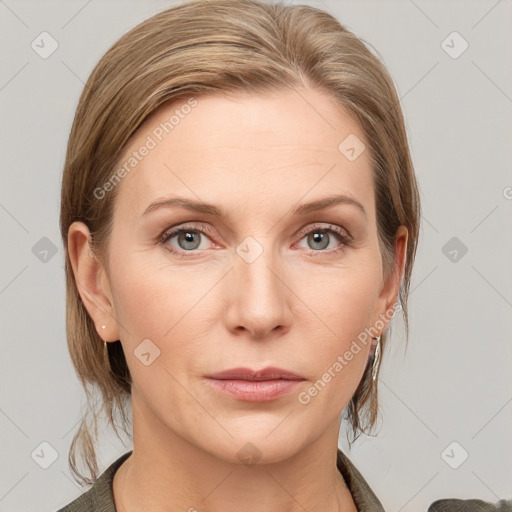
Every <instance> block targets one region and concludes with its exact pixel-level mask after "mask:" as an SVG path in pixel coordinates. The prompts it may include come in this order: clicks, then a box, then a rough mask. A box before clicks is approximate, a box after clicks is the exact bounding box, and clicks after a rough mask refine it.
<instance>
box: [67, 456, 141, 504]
mask: <svg viewBox="0 0 512 512" xmlns="http://www.w3.org/2000/svg"><path fill="white" fill-rule="evenodd" d="M131 454H132V450H130V451H129V452H127V453H125V454H123V455H121V457H119V458H118V459H117V460H116V461H114V462H113V463H112V464H111V465H110V466H109V467H108V468H107V469H106V470H105V471H104V472H103V473H102V474H101V475H100V476H99V477H98V478H97V479H96V481H95V482H94V484H93V485H92V487H91V488H90V489H88V490H87V491H85V492H84V493H83V494H82V495H81V496H79V497H78V498H76V499H75V500H73V501H72V502H71V503H68V504H67V505H66V506H65V507H63V508H61V509H59V510H57V512H92V511H94V512H116V509H115V506H114V496H113V492H112V481H113V479H114V474H115V472H116V471H117V469H118V468H119V466H121V464H122V463H123V462H124V461H125V460H126V459H127V458H128V457H129V456H130V455H131Z"/></svg>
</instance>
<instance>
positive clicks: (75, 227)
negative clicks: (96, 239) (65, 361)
mask: <svg viewBox="0 0 512 512" xmlns="http://www.w3.org/2000/svg"><path fill="white" fill-rule="evenodd" d="M91 242H92V237H91V234H90V232H89V228H88V227H87V226H86V225H85V224H84V223H83V222H73V223H72V224H71V226H70V227H69V230H68V253H69V259H70V262H71V266H72V268H73V274H74V278H75V282H76V286H77V288H78V292H79V293H80V297H81V299H82V302H83V303H84V306H85V308H86V309H87V311H88V313H89V315H90V316H91V318H92V320H93V322H94V324H95V325H96V331H97V332H98V334H99V336H100V337H101V338H102V339H103V340H104V341H115V340H118V339H119V329H118V324H117V320H116V314H115V308H114V301H113V298H112V292H111V289H110V281H109V278H108V275H107V272H106V270H105V267H104V265H103V264H102V263H101V261H100V260H99V259H98V257H97V256H96V255H95V254H94V252H93V250H92V246H91ZM102 326H105V328H104V329H103V328H102Z"/></svg>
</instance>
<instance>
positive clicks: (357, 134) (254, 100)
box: [115, 89, 373, 216]
mask: <svg viewBox="0 0 512 512" xmlns="http://www.w3.org/2000/svg"><path fill="white" fill-rule="evenodd" d="M347 141H348V142H347ZM340 145H341V146H340ZM347 145H348V146H349V147H347ZM365 146H366V148H368V143H367V141H366V140H365V137H364V134H363V132H362V130H361V128H360V126H359V124H358V123H357V121H356V120H355V118H354V117H353V116H352V115H350V114H349V113H348V111H346V110H345V109H344V108H343V107H341V106H340V105H339V104H338V103H336V102H335V101H334V99H332V98H331V97H329V96H328V95H326V94H324V93H321V92H319V91H316V90H312V89H300V90H299V89H297V90H296V91H295V90H291V91H282V92H274V93H266V94H263V95H254V94H252V95H251V94H236V95H229V96H227V95H224V94H222V95H221V94H216V95H211V96H203V97H201V96H198V97H196V98H193V99H189V100H188V101H187V100H186V99H185V100H182V101H179V102H176V103H173V104H167V105H164V106H162V107H160V108H159V109H158V110H157V111H156V112H155V113H154V114H153V115H152V116H150V117H149V118H148V119H147V120H146V121H145V122H144V124H143V125H142V126H141V127H140V129H139V130H138V131H137V133H136V135H135V136H134V137H133V139H132V140H131V141H130V144H129V145H128V147H127V148H126V150H125V152H124V154H123V156H122V158H121V161H120V164H119V165H118V167H119V166H121V165H123V164H125V168H129V167H130V166H127V165H126V164H127V163H128V161H129V160H131V163H132V164H134V165H133V166H132V167H131V169H130V171H129V172H127V173H126V177H124V178H123V179H122V180H121V182H120V183H119V184H118V185H117V187H118V188H119V189H118V190H117V198H116V207H115V208H116V212H117V213H118V214H122V215H123V216H125V215H128V216H134V215H136V216H140V215H142V212H143V211H144V209H145V208H146V207H147V205H148V204H149V203H150V202H152V201H154V200H155V199H158V198H160V197H162V196H165V195H167V194H176V195H182V196H187V197H191V198H194V199H201V200H204V201H207V202H222V203H223V204H225V205H227V206H226V208H227V209H229V205H235V204H237V205H239V206H243V205H246V206H247V207H261V208H268V207H269V206H270V205H273V206H278V205H279V204H280V203H281V204H282V206H283V207H284V206H285V205H288V206H289V205H290V204H291V203H292V202H295V201H297V200H299V199H300V198H301V197H303V196H305V195H307V196H308V197H306V198H305V199H313V198H318V197H320V196H322V195H327V194H331V193H333V192H339V193H344V194H349V195H352V196H354V197H357V198H358V200H359V201H361V202H366V203H367V204H368V209H369V210H371V209H372V207H371V203H372V198H373V184H372V173H371V167H370V162H369V157H368V151H366V150H363V149H364V147H365ZM352 148H355V151H357V153H359V152H360V151H362V153H361V154H360V155H359V156H357V153H356V156H357V158H356V159H353V158H348V157H351V156H352V157H353V153H354V152H353V151H352V152H351V153H350V152H349V153H347V151H346V150H347V149H349V150H352ZM347 155H348V157H347ZM313 196H314V197H313Z"/></svg>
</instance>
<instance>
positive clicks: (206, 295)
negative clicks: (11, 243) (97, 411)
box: [61, 0, 420, 512]
mask: <svg viewBox="0 0 512 512" xmlns="http://www.w3.org/2000/svg"><path fill="white" fill-rule="evenodd" d="M61 199H62V202H61V232H62V237H63V241H64V245H65V247H66V276H67V336H68V344H69V349H70V353H71V357H72V361H73V364H74V365H75V368H76V371H77V373H78V375H79V377H80V379H81V381H82V383H83V385H84V389H85V390H86V392H87V395H88V399H89V400H90V402H91V403H93V402H94V401H95V400H94V396H93V390H94V389H97V390H99V391H100V394H101V403H102V406H103V409H104V412H105V413H106V415H107V417H108V419H109V422H110V424H111V425H112V427H114V430H116V424H115V421H114V418H115V416H116V415H117V414H119V415H120V417H121V419H122V422H123V426H122V428H123V427H126V426H127V424H128V423H129V421H128V419H127V412H126V407H127V405H130V404H131V409H132V418H131V420H132V424H133V450H132V451H129V452H127V453H126V454H124V455H123V456H122V457H120V458H119V459H118V460H117V461H115V462H114V463H113V464H112V465H111V466H110V467H109V468H108V469H107V470H106V471H105V472H103V473H102V474H101V476H100V477H99V478H97V470H98V468H97V463H96V455H95V450H94V443H95V437H94V435H93V433H92V429H91V428H90V427H89V419H88V418H87V417H86V418H84V420H83V422H82V425H81V426H80V429H79V430H78V432H77V434H76V436H75V438H74V439H73V442H72V446H71V450H70V457H69V461H70V465H71V468H72V470H73V472H74V474H75V475H76V477H77V479H79V480H81V481H82V482H86V483H93V487H92V488H91V489H90V490H88V491H87V492H86V493H84V494H83V495H82V496H81V497H80V498H77V499H76V500H75V501H73V502H72V503H71V504H69V505H68V506H66V507H64V508H63V509H61V510H62V511H68V512H69V511H81V510H90V509H94V510H105V511H107V510H110V511H112V510H117V511H118V512H128V511H130V512H134V511H138V510H152V511H155V512H158V511H160V510H162V511H163V510H170V509H172V510H189V511H194V510H208V511H216V510H226V509H228V510H232V509H239V508H240V507H242V508H243V507H247V506H248V505H249V506H250V510H251V512H254V511H260V510H261V511H266V512H268V511H273V510H276V511H277V510H309V511H316V510H318V511H320V510H322V511H324V512H325V511H333V512H334V511H338V510H343V511H356V510H358V511H372V512H373V511H379V510H383V508H382V505H381V503H380V502H379V500H378V498H377V497H376V496H375V494H374V493H373V492H372V490H371V489H370V487H369V485H368V484H367V482H366V481H365V480H364V478H363V476H362V475H361V474H360V473H359V472H358V470H357V469H356V468H355V466H354V465H353V464H352V463H351V462H350V460H349V459H348V458H347V457H346V455H345V454H343V453H342V452H341V451H340V450H339V449H338V448H337V444H338V435H339V429H340V423H341V419H342V417H343V414H344V413H345V415H346V418H347V420H348V421H349V424H350V427H351V433H352V438H353V439H355V438H356V437H357V435H359V434H360V433H361V432H368V431H371V429H372V427H373V426H374V424H375V421H376V418H377V412H378V401H377V384H378V374H379V367H380V361H381V354H382V353H383V350H384V348H385V346H386V343H387V337H388V332H387V329H388V327H389V323H390V321H391V318H392V317H393V316H394V315H395V313H396V312H397V311H398V310H399V309H401V310H402V312H403V315H404V320H405V325H406V327H407V325H408V324H407V295H408V291H409V282H410V276H411V271H412V266H413V262H414V256H415V252H416V246H417V240H418V231H419V220H420V200H419V193H418V188H417V183H416V178H415V175H414V170H413V166H412V163H411V158H410V153H409V147H408V143H407V137H406V133H405V128H404V121H403V116H402V112H401V109H400V104H399V100H398V98H397V94H396V91H395V89H394V86H393V83H392V80H391V78H390V77H389V75H388V73H387V71H386V69H385V68H384V66H383V65H382V64H381V62H380V61H379V60H378V59H377V58H376V57H375V56H374V55H373V54H372V53H371V52H370V51H369V50H368V49H367V47H366V46H365V45H364V44H363V42H362V41H361V40H360V39H358V38H357V37H356V36H355V35H354V34H352V33H351V32H349V31H348V30H346V29H345V28H344V27H343V26H341V25H340V24H339V22H338V21H337V20H336V19H334V18H333V17H332V16H330V15H329V14H327V13H325V12H323V11H320V10H318V9H315V8H312V7H306V6H284V5H269V4H265V3H260V2H257V1H253V0H238V1H234V0H210V1H201V0H198V1H191V2H188V3H185V4H182V5H178V6H175V7H172V8H170V9H168V10H166V11H163V12H161V13H159V14H157V15H155V16H153V17H152V18H150V19H148V20H146V21H144V22H143V23H141V24H140V25H138V26H137V27H135V28H133V29H132V30H131V31H130V32H128V33H127V34H126V35H124V36H123V37H122V38H121V39H120V40H119V41H118V42H116V43H115V44H114V46H113V47H112V48H111V49H110V50H109V51H108V52H107V53H106V54H105V55H104V56H103V58H102V59H101V60H100V62H99V63H98V65H97V66H96V68H95V69H94V71H93V73H92V74H91V76H90V78H89V80H88V82H87V84H86V86H85V88H84V91H83V94H82V97H81V99H80V102H79V105H78V108H77V112H76V116H75V120H74V123H73V127H72V130H71V134H70V139H69V144H68V151H67V156H66V163H65V169H64V175H63V182H62V198H61ZM317 244H318V245H317ZM90 388H92V389H90ZM96 419H97V417H96V416H95V415H93V417H92V421H93V425H95V424H96V423H95V422H96ZM77 452H78V453H79V456H80V458H81V459H82V460H83V461H84V462H85V464H86V465H87V468H88V471H89V474H90V477H87V476H86V475H84V474H81V473H80V472H79V470H78V467H77V463H76V453H77Z"/></svg>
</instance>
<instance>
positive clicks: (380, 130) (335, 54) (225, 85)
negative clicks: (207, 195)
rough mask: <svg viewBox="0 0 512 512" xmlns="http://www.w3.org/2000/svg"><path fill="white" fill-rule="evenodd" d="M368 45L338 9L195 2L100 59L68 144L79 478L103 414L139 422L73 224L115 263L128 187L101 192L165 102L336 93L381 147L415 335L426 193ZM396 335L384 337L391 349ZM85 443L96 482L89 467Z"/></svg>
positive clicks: (374, 150)
mask: <svg viewBox="0 0 512 512" xmlns="http://www.w3.org/2000/svg"><path fill="white" fill-rule="evenodd" d="M369 48H370V45H369V44H368V43H366V42H365V41H364V40H362V39H360V38H358V37H357V36H356V35H354V34H353V33H352V32H350V31H349V30H347V29H346V28H345V27H344V26H343V25H341V24H340V23H339V22H338V21H337V20H336V19H335V18H334V17H333V16H331V15H330V14H328V13H327V12H324V11H322V10H319V9H316V8H313V7H310V6H305V5H291V6H289V5H284V4H281V3H279V4H277V3H274V4H269V3H264V2H263V1H257V0H209V1H206V0H192V1H188V2H185V3H182V4H180V5H176V6H174V7H172V8H170V9H167V10H165V11H162V12H160V13H158V14H156V15H155V16H152V17H151V18H149V19H147V20H145V21H144V22H142V23H141V24H139V25H137V26H136V27H135V28H133V29H131V30H130V31H129V32H127V33H126V34H125V35H123V36H122V37H121V38H120V39H119V40H118V41H117V42H116V43H115V44H114V45H113V46H112V47H111V48H110V49H109V50H108V51H107V52H106V53H105V55H104V56H103V57H102V58H101V60H100V61H99V62H98V64H97V65H96V66H95V68H94V70H93V71H92V73H91V75H90V77H89V79H88V81H87V83H86V84H85V88H84V90H83V92H82V95H81V97H80V100H79V103H78V107H77V110H76V114H75V118H74V121H73V125H72V129H71V133H70V137H69V141H68V146H67V154H66V160H65V165H64V172H63V179H62V192H61V215H60V228H61V235H62V239H63V243H64V247H65V254H66V267H65V271H66V293H67V299H66V300H67V302H66V312H67V321H66V332H67V342H68V347H69V351H70V354H71V359H72V362H73V365H74V367H75V369H76V372H77V374H78V376H79V378H80V381H81V383H82V385H83V387H84V390H85V392H86V397H87V402H88V410H87V411H86V413H85V415H84V417H83V418H82V420H81V424H80V426H79V428H78V430H77V432H76V434H75V436H74V438H73V440H72V443H71V447H70V452H69V464H70V467H71V469H72V472H73V473H74V475H75V479H77V481H79V480H80V481H81V482H83V483H87V484H90V483H93V481H94V480H96V478H97V475H98V466H97V460H96V452H95V443H96V440H97V420H98V416H99V414H100V413H101V411H104V413H105V414H106V418H107V419H108V421H109V423H110V425H111V426H112V428H113V429H114V431H115V432H116V434H117V435H118V436H119V433H118V431H117V428H118V427H119V426H118V425H116V424H115V421H114V417H115V414H116V413H119V414H120V415H121V418H122V426H121V427H120V428H122V429H123V430H124V427H126V425H128V420H127V414H126V406H127V405H128V402H129V399H130V396H131V395H130V394H131V376H130V372H129V369H128V367H127V364H126V360H125V358H124V354H123V350H122V347H121V344H120V342H119V341H117V342H114V343H108V344H107V345H108V346H109V347H110V353H109V361H110V366H111V368H112V371H109V370H108V367H107V366H106V364H105V360H104V358H103V340H102V339H101V337H100V336H99V335H98V334H97V332H96V329H95V325H94V323H93V321H92V319H91V317H90V316H89V314H88V312H87V310H86V308H85V306H84V304H83V302H82V300H81V298H80V295H79V293H78V289H77V285H76V282H75V278H74V276H73V271H72V267H71V264H70V259H69V254H68V248H67V235H68V230H69V227H70V225H71V223H72V222H74V221H82V222H84V223H85V224H86V225H87V226H88V228H89V230H90V232H91V235H92V242H93V249H94V251H95V252H96V254H97V255H98V257H99V258H101V260H102V261H103V262H104V264H105V266H106V267H107V268H108V266H107V262H108V258H107V254H108V251H107V249H108V240H109V234H110V232H111V229H112V217H113V215H112V213H113V205H114V201H115V197H116V191H117V188H114V189H113V190H112V191H111V192H109V193H108V194H106V195H105V197H103V198H101V199H98V198H97V197H96V195H95V193H94V191H95V190H96V189H97V188H98V187H101V186H102V185H103V184H105V183H106V182H107V181H108V180H109V178H111V176H112V175H113V173H114V171H115V169H116V165H117V164H118V162H119V159H120V156H121V155H122V153H123V150H124V149H125V148H126V146H127V143H128V141H129V140H130V138H131V137H132V136H133V135H134V133H135V132H136V130H137V128H138V127H139V126H140V125H141V124H142V123H143V122H144V120H145V119H147V118H148V116H149V115H150V114H152V113H154V112H155V111H156V110H157V109H158V108H159V107H160V106H162V105H163V104H164V103H167V102H169V101H178V100H183V99H187V98H190V97H191V96H194V97H196V98H198V97H200V96H204V95H209V94H215V93H216V92H220V91H222V92H227V93H237V92H245V93H247V92H249V93H253V94H259V93H264V92H267V91H279V90H290V89H295V88H297V87H312V88H316V89H318V90H321V91H324V92H326V93H327V94H328V95H330V96H331V97H333V98H334V99H335V100H336V101H338V103H339V105H341V106H343V107H344V108H345V109H347V110H348V111H349V112H350V113H351V114H352V115H354V116H355V118H356V119H357V121H358V122H359V124H360V126H361V129H362V130H363V132H364V134H365V137H366V139H367V141H369V145H370V147H369V148H368V150H369V155H370V159H371V162H372V171H373V178H374V185H375V201H376V212H377V229H378V237H379V245H380V249H381V254H382V262H383V269H384V274H385V276H388V275H390V274H389V273H390V272H391V271H392V270H393V268H394V267H393V263H394V254H393V247H394V246H393V243H394V238H395V234H396V230H397V228H398V227H399V226H400V225H404V226H406V227H407V230H408V242H407V248H406V264H405V269H404V274H403V279H402V282H401V287H400V291H399V300H400V304H401V307H402V312H403V317H404V320H405V326H406V333H407V335H408V333H409V327H408V318H407V297H408V293H409V282H410V276H411V271H412V266H413V261H414V256H415V252H416V245H417V240H418V231H419V222H420V200H419V192H418V189H417V184H416V178H415V175H414V169H413V165H412V162H411V157H410V154H409V147H408V142H407V136H406V131H405V126H404V120H403V115H402V111H401V108H400V103H399V98H398V97H397V93H396V91H395V88H394V85H393V82H392V80H391V78H390V76H389V74H388V72H387V71H386V68H385V66H384V65H383V64H382V59H381V58H380V57H378V56H376V55H374V53H372V51H370V49H369ZM375 53H376V52H375ZM377 55H378V53H377ZM340 142H341V141H340ZM388 331H389V329H388ZM388 334H389V332H386V333H383V335H382V338H381V347H382V350H384V348H385V346H386V341H387V337H388ZM371 369H372V368H371V358H370V361H369V363H368V365H367V367H366V369H365V372H364V375H363V378H362V380H361V382H360V383H359V386H358V388H357V390H356V392H355V394H354V395H353V397H352V399H351V401H350V403H349V404H348V406H347V409H346V411H347V412H348V419H349V422H350V426H351V430H352V433H353V436H354V437H353V439H355V438H356V437H357V435H359V434H358V432H361V431H363V432H364V429H365V428H367V427H369V428H372V427H373V426H374V423H375V420H376V418H377V414H378V402H377V386H376V385H372V378H371ZM98 391H99V395H98V394H97V392H98ZM95 394H96V395H97V396H96V400H95ZM93 404H100V405H101V408H100V410H94V409H95V408H94V405H93ZM89 420H91V421H92V424H90V423H89ZM77 450H79V454H80V457H81V459H82V460H83V461H84V462H85V463H86V465H87V467H88V470H89V473H90V475H91V477H92V479H90V478H88V477H87V476H85V475H83V474H81V473H80V472H79V470H78V467H77V464H76V452H77Z"/></svg>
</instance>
